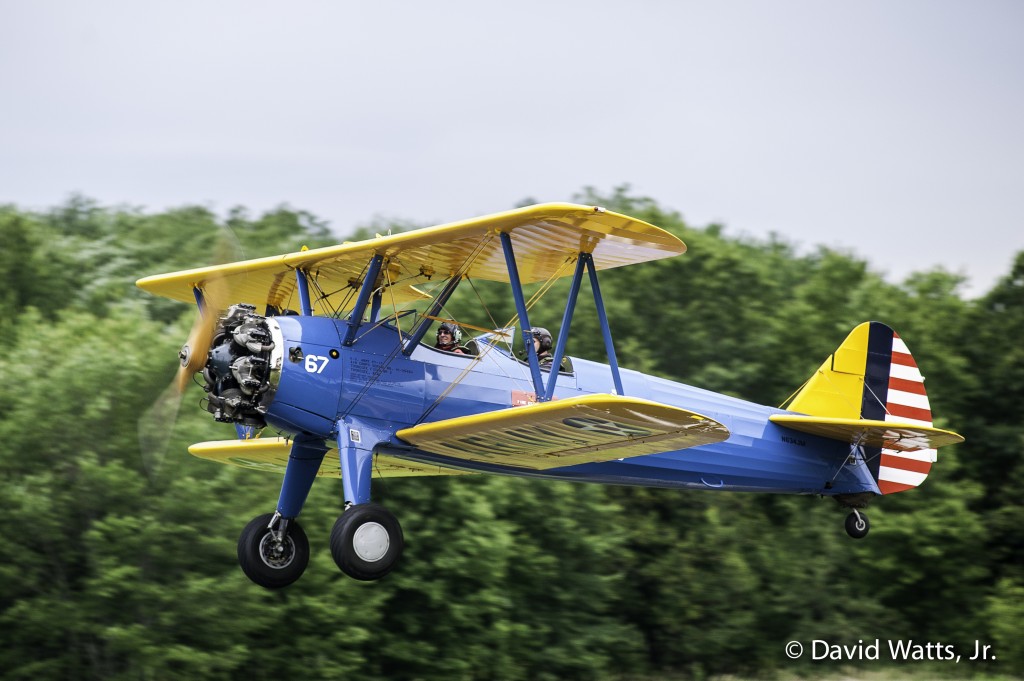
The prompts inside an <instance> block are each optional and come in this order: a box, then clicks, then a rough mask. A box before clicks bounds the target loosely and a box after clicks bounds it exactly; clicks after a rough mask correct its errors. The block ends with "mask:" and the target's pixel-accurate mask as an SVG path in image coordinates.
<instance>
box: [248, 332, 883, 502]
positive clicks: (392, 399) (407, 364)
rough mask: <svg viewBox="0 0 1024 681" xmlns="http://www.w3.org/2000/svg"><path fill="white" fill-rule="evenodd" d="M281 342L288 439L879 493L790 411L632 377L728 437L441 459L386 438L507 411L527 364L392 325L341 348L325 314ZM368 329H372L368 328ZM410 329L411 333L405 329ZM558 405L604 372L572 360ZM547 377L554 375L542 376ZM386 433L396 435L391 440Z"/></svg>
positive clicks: (550, 474)
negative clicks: (642, 448)
mask: <svg viewBox="0 0 1024 681" xmlns="http://www.w3.org/2000/svg"><path fill="white" fill-rule="evenodd" d="M273 320H274V321H275V322H276V324H277V327H278V329H279V330H280V340H281V341H282V344H283V346H284V347H283V355H282V360H281V364H282V366H281V368H280V374H279V376H278V379H277V388H276V394H275V396H274V399H273V402H272V403H271V405H270V409H269V412H268V413H267V422H268V423H269V424H270V425H271V426H272V427H275V428H277V429H280V430H283V431H287V432H289V433H293V434H297V433H308V434H310V435H314V436H318V437H323V438H325V439H330V438H331V437H332V436H333V433H334V432H335V430H336V424H337V422H338V421H339V419H341V418H345V417H348V416H355V417H359V418H360V419H362V420H363V421H365V422H371V423H374V424H376V425H377V430H378V432H380V433H384V434H385V439H383V440H382V441H381V443H380V444H379V445H378V446H377V450H378V451H380V452H382V453H387V454H391V455H395V456H400V457H404V458H409V459H415V460H418V461H424V462H436V463H440V464H444V465H447V466H451V467H454V468H462V469H469V470H477V471H482V472H491V473H499V474H506V475H525V476H537V477H546V478H557V479H563V480H574V481H585V482H600V483H611V484H627V485H643V486H654V487H682V488H694V489H717V490H732V491H737V490H739V491H757V492H781V493H796V494H823V495H836V494H854V493H860V492H871V491H875V490H876V489H877V488H876V486H875V484H874V481H873V479H872V478H871V475H870V473H869V472H868V470H867V468H866V467H865V466H848V465H844V464H845V463H846V462H847V459H848V457H849V456H850V446H849V445H848V444H846V443H843V442H839V441H835V440H829V439H825V438H821V437H817V436H814V435H809V434H805V433H800V432H797V431H793V430H790V429H788V428H784V427H780V426H777V425H775V424H773V423H771V422H770V421H769V420H768V417H769V416H771V415H772V414H779V413H787V412H786V411H785V410H782V409H776V408H772V407H766V406H762V405H758V404H754V403H752V402H747V401H745V400H741V399H738V398H734V397H729V396H726V395H722V394H719V393H714V392H711V391H708V390H702V389H699V388H694V387H691V386H688V385H684V384H681V383H676V382H673V381H669V380H666V379H663V378H657V377H653V376H647V375H644V374H642V373H639V372H636V371H628V370H624V371H622V372H621V377H622V383H623V390H624V392H625V394H626V395H629V396H632V397H640V398H645V399H648V400H652V401H655V402H660V403H664V404H668V405H672V406H676V407H681V408H684V409H688V410H691V411H694V412H697V413H699V414H703V415H704V416H707V417H710V418H712V419H715V420H716V421H718V422H720V423H722V424H723V425H725V426H726V427H727V428H728V429H729V432H730V433H731V434H730V436H729V438H728V439H727V440H725V441H723V442H719V443H716V444H709V445H704V446H700V447H693V448H689V449H684V450H679V451H668V452H663V453H661V454H653V455H647V456H638V457H634V458H629V459H623V460H616V461H607V462H602V463H590V464H583V465H577V466H569V467H564V468H555V469H549V470H545V471H533V470H524V469H522V468H514V467H508V466H496V465H493V464H478V463H474V462H468V461H463V460H459V459H450V458H447V457H443V456H437V455H434V454H431V453H429V452H425V451H422V450H419V449H416V448H413V447H411V446H409V445H407V444H405V443H403V442H401V441H399V440H398V439H397V438H396V437H394V436H393V433H394V432H396V431H397V430H400V429H402V428H406V427H409V426H412V425H415V424H417V423H419V422H430V421H439V420H444V419H449V418H454V417H458V416H465V415H469V414H477V413H482V412H487V411H492V410H495V409H505V408H508V407H511V406H514V405H516V404H521V403H522V402H523V400H524V399H531V398H532V397H533V396H534V393H535V390H534V384H533V381H532V380H531V375H530V370H529V367H528V366H527V365H526V363H524V362H522V361H520V360H518V359H516V358H515V357H513V356H512V355H511V354H510V353H508V351H507V350H503V349H500V348H498V347H496V346H490V345H488V344H487V343H484V342H481V343H479V350H480V354H479V356H472V355H458V354H452V353H447V352H442V351H439V350H435V349H433V348H431V347H426V346H423V345H419V346H417V347H416V348H415V349H414V350H413V352H412V353H411V355H410V356H408V357H407V356H406V355H404V354H403V353H402V352H401V349H402V346H401V344H400V339H401V338H403V337H404V336H403V335H401V334H400V332H399V330H398V329H397V328H396V327H394V326H391V325H379V326H376V327H374V328H370V326H369V325H367V326H364V327H363V328H362V329H361V330H360V334H359V336H358V337H357V339H356V341H355V343H353V344H352V345H351V346H348V347H346V346H344V345H343V338H344V334H345V331H346V330H347V328H348V325H347V322H345V321H343V320H335V319H330V318H325V317H296V316H286V317H275V318H273ZM367 329H369V330H367ZM405 330H406V331H407V330H408V329H405ZM571 365H572V372H571V373H566V372H563V373H561V374H560V375H559V377H558V381H557V387H556V389H555V399H560V398H567V397H573V396H578V395H582V394H593V393H611V392H614V385H613V381H612V373H611V371H610V368H609V367H608V366H607V365H604V364H599V363H596V362H591V361H587V360H583V359H576V358H572V359H571ZM542 374H543V379H544V380H545V381H547V380H548V377H549V371H548V370H546V369H545V370H542ZM388 433H390V434H392V437H390V438H387V437H386V435H387V434H388Z"/></svg>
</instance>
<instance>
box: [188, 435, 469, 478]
mask: <svg viewBox="0 0 1024 681" xmlns="http://www.w3.org/2000/svg"><path fill="white" fill-rule="evenodd" d="M291 449H292V441H291V440H288V439H286V438H283V437H267V438H256V439H254V440H217V441H213V442H199V443H197V444H194V445H192V446H191V447H189V448H188V451H189V453H190V454H192V455H193V456H197V457H199V458H200V459H207V460H209V461H216V462H218V463H226V464H231V465H232V466H239V467H241V468H251V469H254V470H260V471H271V472H274V473H279V474H283V473H284V469H285V466H287V465H288V455H289V454H290V453H291ZM335 454H336V450H335ZM464 474H466V471H460V470H455V469H453V468H445V467H443V466H438V465H437V464H426V463H419V462H417V461H406V460H404V459H396V458H395V457H393V456H388V455H386V454H376V455H374V458H373V476H374V477H375V478H407V477H414V476H428V475H464ZM317 477H321V478H340V477H341V463H340V462H339V460H338V457H337V456H336V455H334V456H332V452H330V451H328V452H327V455H326V456H325V457H324V460H323V463H322V464H320V471H319V472H318V473H317Z"/></svg>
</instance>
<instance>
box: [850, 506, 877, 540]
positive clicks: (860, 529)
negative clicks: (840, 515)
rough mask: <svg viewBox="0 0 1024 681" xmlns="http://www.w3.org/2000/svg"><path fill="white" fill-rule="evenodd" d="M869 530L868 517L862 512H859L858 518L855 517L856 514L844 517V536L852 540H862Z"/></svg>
mask: <svg viewBox="0 0 1024 681" xmlns="http://www.w3.org/2000/svg"><path fill="white" fill-rule="evenodd" d="M870 529H871V523H870V522H868V516H867V514H866V513H864V512H863V511H861V512H860V518H858V517H857V514H856V513H851V514H850V515H848V516H846V534H848V535H850V536H851V537H853V538H854V539H863V538H864V537H866V536H868V530H870Z"/></svg>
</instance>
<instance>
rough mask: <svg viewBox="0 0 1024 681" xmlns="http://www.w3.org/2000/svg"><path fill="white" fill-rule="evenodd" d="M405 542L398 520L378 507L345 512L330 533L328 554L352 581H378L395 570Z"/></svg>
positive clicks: (370, 505)
mask: <svg viewBox="0 0 1024 681" xmlns="http://www.w3.org/2000/svg"><path fill="white" fill-rule="evenodd" d="M404 546H405V540H404V538H403V536H402V527H401V526H400V525H399V524H398V519H397V518H395V516H394V515H392V513H391V512H390V511H388V510H387V509H386V508H384V507H383V506H381V505H380V504H373V503H365V504H355V505H352V506H349V507H348V508H346V509H345V512H344V513H342V514H341V516H340V517H339V518H338V521H337V522H336V523H334V529H333V530H331V555H332V556H333V557H334V562H335V563H337V564H338V567H339V568H341V571H342V572H344V573H345V574H346V575H348V576H349V577H352V578H353V579H359V580H363V581H372V580H374V579H380V578H381V577H383V576H384V575H386V574H387V573H389V572H391V569H392V568H393V567H395V564H396V563H397V562H398V558H399V557H400V556H401V555H402V549H403V548H404Z"/></svg>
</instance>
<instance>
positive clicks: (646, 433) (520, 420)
mask: <svg viewBox="0 0 1024 681" xmlns="http://www.w3.org/2000/svg"><path fill="white" fill-rule="evenodd" d="M395 434H396V435H397V436H398V437H399V438H401V439H403V440H405V441H406V442H409V443H412V444H414V445H416V446H417V447H419V448H420V449H422V450H424V451H427V452H431V453H434V454H442V455H445V456H450V457H453V458H456V459H462V460H465V461H475V462H480V463H492V464H499V465H502V466H515V467H518V468H526V469H530V470H544V469H547V468H559V467H561V466H572V465H577V464H582V463H595V462H599V461H610V460H612V459H623V458H629V457H634V456H641V455H644V454H657V453H660V452H665V451H672V450H677V449H686V448H687V447H696V446H698V445H706V444H710V443H712V442H721V441H722V440H725V439H726V438H728V437H729V430H728V428H726V427H725V426H724V425H722V424H721V423H718V422H717V421H715V420H714V419H710V418H708V417H706V416H702V415H700V414H696V413H694V412H691V411H687V410H685V409H679V408H677V407H670V406H668V405H666V404H660V403H658V402H651V401H649V400H643V399H638V398H633V397H621V396H618V395H585V396H582V397H572V398H569V399H564V400H558V401H555V402H542V403H537V404H530V405H527V406H524V407H510V408H508V409H501V410H498V411H492V412H486V413H483V414H475V415H472V416H462V417H459V418H454V419H448V420H445V421H437V422H434V423H423V424H420V425H418V426H413V427H412V428H405V429H403V430H399V431H398V432H397V433H395Z"/></svg>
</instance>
